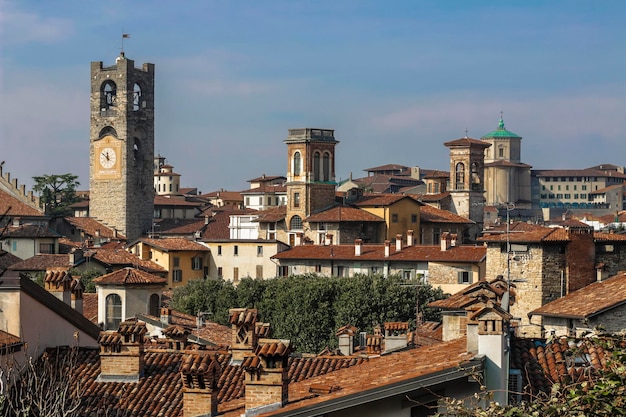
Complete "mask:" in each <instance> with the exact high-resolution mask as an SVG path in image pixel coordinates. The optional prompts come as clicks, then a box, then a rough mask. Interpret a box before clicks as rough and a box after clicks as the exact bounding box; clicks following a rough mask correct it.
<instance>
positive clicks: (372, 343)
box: [366, 325, 383, 355]
mask: <svg viewBox="0 0 626 417" xmlns="http://www.w3.org/2000/svg"><path fill="white" fill-rule="evenodd" d="M366 344H367V354H368V355H380V353H381V352H382V351H383V335H382V334H381V330H380V325H376V326H374V334H368V335H367V342H366Z"/></svg>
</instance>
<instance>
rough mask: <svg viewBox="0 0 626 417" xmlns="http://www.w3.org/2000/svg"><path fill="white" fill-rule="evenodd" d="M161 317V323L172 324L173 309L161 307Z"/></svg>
mask: <svg viewBox="0 0 626 417" xmlns="http://www.w3.org/2000/svg"><path fill="white" fill-rule="evenodd" d="M159 318H160V319H161V324H162V325H164V326H169V325H170V324H172V309H171V308H167V307H161V314H160V317H159Z"/></svg>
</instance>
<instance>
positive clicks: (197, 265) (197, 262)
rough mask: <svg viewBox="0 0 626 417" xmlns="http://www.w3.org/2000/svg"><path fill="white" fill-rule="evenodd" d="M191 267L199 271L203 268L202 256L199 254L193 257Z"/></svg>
mask: <svg viewBox="0 0 626 417" xmlns="http://www.w3.org/2000/svg"><path fill="white" fill-rule="evenodd" d="M191 269H193V270H194V271H198V270H200V269H202V258H201V257H199V256H194V257H193V258H191Z"/></svg>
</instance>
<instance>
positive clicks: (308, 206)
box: [285, 128, 339, 246]
mask: <svg viewBox="0 0 626 417" xmlns="http://www.w3.org/2000/svg"><path fill="white" fill-rule="evenodd" d="M285 143H286V144H287V154H288V161H289V165H288V167H287V184H286V185H287V199H288V204H287V218H286V222H287V230H288V231H289V244H290V245H291V246H294V244H295V235H296V234H297V233H302V232H303V231H304V229H303V223H302V221H303V220H304V219H305V218H307V217H308V216H310V215H311V214H313V213H316V212H318V211H320V210H322V209H325V208H327V207H330V206H332V205H333V204H334V203H335V186H336V183H335V145H336V144H337V143H339V141H337V140H335V131H334V130H330V129H311V128H305V129H289V136H288V137H287V139H285Z"/></svg>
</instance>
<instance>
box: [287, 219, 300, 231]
mask: <svg viewBox="0 0 626 417" xmlns="http://www.w3.org/2000/svg"><path fill="white" fill-rule="evenodd" d="M289 230H302V217H300V216H293V217H292V218H291V221H290V222H289Z"/></svg>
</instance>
